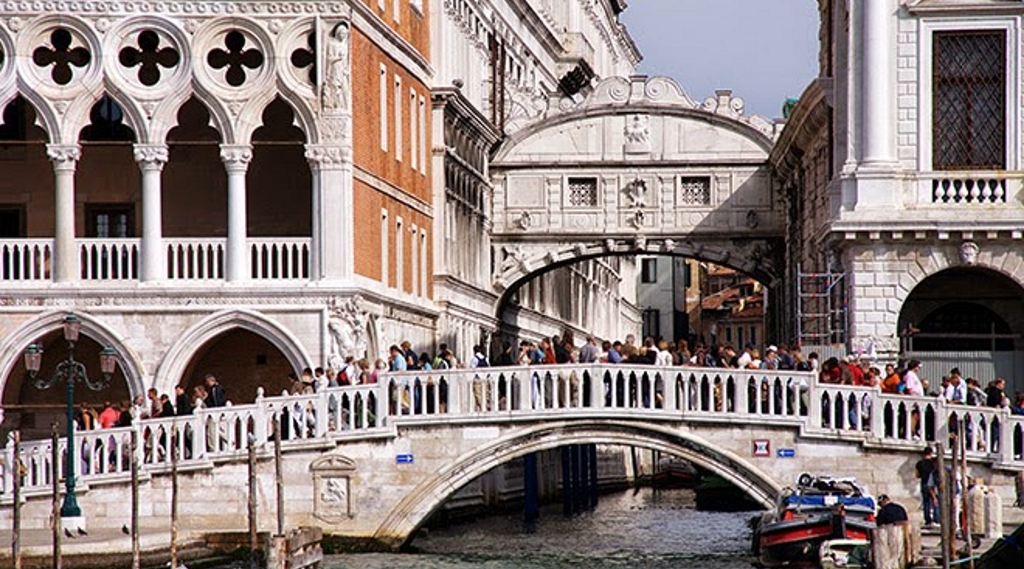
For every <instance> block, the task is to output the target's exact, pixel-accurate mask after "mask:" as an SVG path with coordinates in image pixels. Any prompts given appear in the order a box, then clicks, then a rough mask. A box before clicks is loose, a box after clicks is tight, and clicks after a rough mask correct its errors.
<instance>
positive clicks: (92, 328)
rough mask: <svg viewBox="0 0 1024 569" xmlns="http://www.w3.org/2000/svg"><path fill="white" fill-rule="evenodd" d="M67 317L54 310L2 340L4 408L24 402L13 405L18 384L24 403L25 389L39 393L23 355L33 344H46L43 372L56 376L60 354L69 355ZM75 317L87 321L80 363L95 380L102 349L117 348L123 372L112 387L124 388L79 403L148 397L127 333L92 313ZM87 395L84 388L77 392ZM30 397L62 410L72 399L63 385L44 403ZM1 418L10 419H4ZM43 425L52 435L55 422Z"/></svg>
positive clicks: (0, 365) (0, 367)
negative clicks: (65, 336) (64, 334)
mask: <svg viewBox="0 0 1024 569" xmlns="http://www.w3.org/2000/svg"><path fill="white" fill-rule="evenodd" d="M67 314H68V313H67V312H64V311H52V312H47V313H45V314H41V315H39V316H37V317H35V318H34V319H32V320H30V321H28V322H26V323H25V324H23V325H22V326H21V327H20V328H19V329H17V330H15V331H14V332H13V333H11V334H9V335H7V336H6V337H5V338H4V339H3V341H2V342H0V354H2V356H0V394H2V397H3V403H4V405H3V406H4V407H5V408H11V407H13V406H14V405H17V404H18V403H13V404H11V405H8V404H9V403H11V402H10V401H9V399H10V398H13V397H15V394H14V392H13V391H12V389H11V388H12V387H13V386H17V388H18V391H19V394H18V395H17V396H16V397H17V399H19V400H20V399H22V395H21V393H20V392H25V391H27V390H25V389H23V388H24V387H25V386H28V389H29V390H34V389H35V388H34V387H32V386H31V383H30V381H31V380H29V378H28V377H27V374H26V373H25V372H24V368H23V364H22V357H23V354H24V352H25V349H26V348H27V347H28V345H29V344H32V343H42V344H43V345H44V360H43V367H42V371H41V372H40V373H43V374H48V373H51V372H52V370H53V369H54V365H55V362H56V361H57V360H58V359H59V357H60V356H62V355H64V354H65V350H66V345H65V344H64V341H63V338H62V337H61V336H60V329H61V325H62V324H63V321H64V318H65V317H66V316H67ZM75 315H76V316H77V317H78V318H79V320H81V322H82V329H81V336H80V340H79V345H78V346H76V351H75V359H76V360H77V361H81V362H82V363H83V364H85V365H86V369H87V372H88V373H89V374H90V378H94V379H95V378H97V377H98V376H99V373H100V372H99V350H100V349H102V348H103V347H106V346H110V347H112V348H113V349H114V350H115V352H116V353H117V358H118V370H117V372H115V375H114V377H112V378H111V385H115V386H121V388H118V387H115V388H114V390H112V391H107V390H104V391H102V392H97V393H96V395H95V397H92V395H91V394H90V395H89V396H85V395H83V398H82V399H79V398H78V397H76V401H77V400H82V401H87V402H88V401H91V402H94V403H95V402H102V400H104V399H107V398H110V397H111V396H116V398H124V399H131V398H133V397H135V396H136V395H139V394H142V393H145V378H146V372H145V369H144V367H143V366H142V363H141V360H140V359H139V357H138V355H137V354H136V353H135V352H134V351H133V350H132V349H131V348H129V347H128V345H127V344H126V343H125V342H124V339H123V338H122V337H121V335H120V334H119V333H118V332H116V331H115V330H114V329H112V328H110V327H109V326H107V325H106V324H105V323H103V322H102V321H100V320H98V319H97V318H95V317H94V316H92V315H90V314H87V313H84V312H76V313H75ZM82 391H83V390H79V391H76V393H80V392H82ZM97 398H98V399H97ZM30 399H31V401H30V403H40V402H43V403H55V404H58V406H60V405H63V404H64V402H65V401H66V399H65V396H64V391H63V389H62V388H61V387H60V386H54V387H51V388H50V389H49V390H48V391H47V392H45V394H44V395H43V396H42V399H40V398H39V397H31V398H30ZM57 415H59V416H63V413H62V412H61V413H56V414H55V415H54V416H57ZM0 419H5V418H4V417H0ZM43 422H44V423H46V424H40V425H36V426H37V427H38V428H40V429H42V430H43V431H47V432H48V430H49V424H48V422H47V421H45V420H44V421H43Z"/></svg>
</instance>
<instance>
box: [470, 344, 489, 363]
mask: <svg viewBox="0 0 1024 569" xmlns="http://www.w3.org/2000/svg"><path fill="white" fill-rule="evenodd" d="M490 365H491V362H489V361H487V356H485V355H484V349H483V348H482V347H480V346H479V345H476V346H473V357H472V358H471V359H470V360H469V367H490Z"/></svg>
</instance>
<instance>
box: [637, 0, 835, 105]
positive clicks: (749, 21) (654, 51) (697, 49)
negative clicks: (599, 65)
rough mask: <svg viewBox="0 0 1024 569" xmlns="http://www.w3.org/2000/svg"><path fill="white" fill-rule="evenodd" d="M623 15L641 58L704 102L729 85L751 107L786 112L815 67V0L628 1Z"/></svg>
mask: <svg viewBox="0 0 1024 569" xmlns="http://www.w3.org/2000/svg"><path fill="white" fill-rule="evenodd" d="M627 4H628V5H627V8H626V11H625V12H623V13H622V15H621V16H620V17H619V18H620V21H622V22H623V23H624V24H626V27H627V29H628V30H629V33H630V35H632V36H633V41H635V42H636V44H637V46H639V48H640V52H641V53H642V54H643V56H644V60H643V61H642V62H641V63H640V69H639V72H640V73H643V74H646V75H651V76H654V75H667V76H669V77H672V78H673V79H675V80H676V81H677V82H678V83H679V84H680V85H681V86H682V87H683V89H684V90H686V92H687V93H689V95H690V97H692V98H693V99H694V100H695V101H697V102H701V101H703V100H704V99H706V98H707V97H709V96H711V95H713V94H714V92H715V90H716V89H732V92H733V95H734V96H738V97H740V98H742V99H743V100H744V101H745V102H746V110H745V113H746V114H748V115H749V114H756V115H761V116H763V117H766V118H769V119H772V118H777V117H781V116H782V104H783V102H784V101H785V100H786V98H787V97H792V98H797V97H799V96H800V93H802V92H803V90H804V88H806V87H807V85H808V84H809V83H810V82H811V80H812V79H813V78H814V77H815V76H816V75H817V72H818V6H817V2H815V0H628V2H627Z"/></svg>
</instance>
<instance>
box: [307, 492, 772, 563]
mask: <svg viewBox="0 0 1024 569" xmlns="http://www.w3.org/2000/svg"><path fill="white" fill-rule="evenodd" d="M751 516H752V513H751V512H734V513H718V512H698V511H696V510H695V509H694V498H693V493H692V492H691V491H686V490H673V491H655V490H652V489H649V488H645V489H643V490H641V491H640V492H634V491H632V490H628V491H623V492H618V493H614V494H609V495H605V496H602V497H601V501H600V503H599V504H598V507H597V509H596V510H595V511H593V512H588V513H585V514H581V515H578V516H574V517H571V518H565V517H563V516H562V514H561V507H560V506H558V505H553V506H548V507H545V508H542V512H541V517H540V519H539V520H537V521H536V522H535V523H534V524H532V527H530V528H524V523H523V517H522V514H521V513H517V514H497V515H493V516H487V517H482V518H478V519H476V520H473V521H467V522H464V523H459V524H453V525H449V526H447V527H444V528H440V529H431V530H430V531H426V532H422V533H421V534H420V535H419V536H418V537H417V538H416V540H415V541H414V542H413V544H412V549H413V550H415V552H414V553H398V554H379V553H374V554H349V555H337V556H330V557H328V559H327V560H326V562H325V563H324V568H325V569H356V568H359V569H413V568H416V569H470V568H482V569H512V568H515V569H562V568H568V567H577V568H578V567H587V568H588V569H589V568H593V569H612V568H614V569H668V568H670V567H671V568H673V569H676V568H680V567H685V568H689V569H749V567H750V562H749V558H748V556H747V555H748V546H749V543H750V529H749V528H748V526H747V521H748V520H749V519H750V517H751Z"/></svg>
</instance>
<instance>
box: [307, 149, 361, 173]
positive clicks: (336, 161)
mask: <svg viewBox="0 0 1024 569" xmlns="http://www.w3.org/2000/svg"><path fill="white" fill-rule="evenodd" d="M306 160H307V161H308V162H309V167H310V168H311V169H313V170H340V169H342V167H343V166H345V165H346V164H350V163H351V162H352V152H351V151H350V150H349V149H348V148H346V147H343V146H333V145H327V144H307V145H306Z"/></svg>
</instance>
